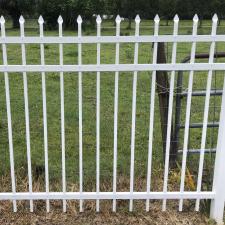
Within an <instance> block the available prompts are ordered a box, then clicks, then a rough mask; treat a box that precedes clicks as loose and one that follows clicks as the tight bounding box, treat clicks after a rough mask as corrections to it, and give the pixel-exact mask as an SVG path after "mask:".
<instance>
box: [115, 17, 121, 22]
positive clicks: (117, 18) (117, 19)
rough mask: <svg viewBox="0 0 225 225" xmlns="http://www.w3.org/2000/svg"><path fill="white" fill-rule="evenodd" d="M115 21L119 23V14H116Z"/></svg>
mask: <svg viewBox="0 0 225 225" xmlns="http://www.w3.org/2000/svg"><path fill="white" fill-rule="evenodd" d="M115 21H116V23H120V22H121V17H120V16H119V15H117V16H116V19H115Z"/></svg>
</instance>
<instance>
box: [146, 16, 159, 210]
mask: <svg viewBox="0 0 225 225" xmlns="http://www.w3.org/2000/svg"><path fill="white" fill-rule="evenodd" d="M159 22H160V19H159V16H158V15H156V16H155V18H154V23H155V26H154V36H158V34H159ZM157 50H158V42H155V43H154V47H153V60H152V63H153V64H156V63H157ZM155 83H156V71H155V70H154V71H152V85H151V100H150V118H149V139H148V167H147V193H148V194H149V193H150V189H151V173H152V144H153V127H154V125H153V124H154V108H155ZM146 211H147V212H148V211H149V199H147V200H146Z"/></svg>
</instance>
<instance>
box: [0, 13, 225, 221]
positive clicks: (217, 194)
mask: <svg viewBox="0 0 225 225" xmlns="http://www.w3.org/2000/svg"><path fill="white" fill-rule="evenodd" d="M198 20H199V19H198V16H197V15H195V16H194V18H193V30H192V34H191V35H179V34H178V25H179V18H178V16H177V15H176V16H175V17H174V29H173V34H172V35H159V22H160V19H159V17H158V15H156V17H155V19H154V34H153V35H140V34H139V33H140V23H141V19H140V17H139V16H138V15H137V16H136V18H135V34H134V35H131V36H121V35H120V31H121V28H120V24H121V21H122V19H121V18H120V17H119V16H117V17H116V20H115V22H116V35H115V36H102V35H101V25H102V19H101V17H100V16H97V18H96V25H97V35H96V36H83V35H82V18H81V16H78V18H77V24H78V35H77V37H73V36H66V37H65V36H63V18H62V17H61V16H59V18H58V29H59V30H58V37H53V36H48V37H46V36H44V19H43V18H42V17H41V16H40V17H39V19H38V23H39V32H40V34H39V36H37V37H35V36H34V37H31V36H30V37H26V36H25V34H24V24H25V20H24V18H23V17H22V16H21V17H20V19H19V22H20V37H15V36H13V37H7V36H6V32H5V19H4V18H3V17H1V18H0V24H1V37H0V44H1V45H2V56H3V63H2V65H0V72H2V73H4V80H5V94H6V109H7V123H8V142H9V156H10V172H11V189H12V191H11V192H1V190H0V200H12V201H13V210H14V212H16V211H17V202H16V201H17V200H29V202H30V211H31V212H33V210H34V203H33V200H46V211H47V212H49V211H50V200H57V199H58V200H62V202H63V212H66V211H67V200H73V199H76V200H79V206H80V212H82V211H84V206H83V201H84V200H96V211H97V212H98V211H100V200H103V199H104V200H105V199H110V200H112V203H113V205H112V210H113V211H114V212H115V211H116V203H117V200H119V199H120V200H121V199H127V200H129V211H133V201H134V199H143V200H146V211H149V210H150V200H151V199H158V200H162V201H163V203H162V210H163V211H164V210H166V203H167V200H168V199H177V200H179V211H182V210H183V200H184V199H188V200H189V199H194V200H196V206H195V210H196V211H199V205H200V200H201V199H211V200H212V206H211V217H212V218H214V219H216V221H217V222H221V221H222V219H223V210H224V200H225V196H224V192H223V189H224V185H225V181H224V172H223V171H224V169H225V166H224V163H223V162H224V160H225V154H224V151H223V150H224V147H225V143H224V138H223V136H224V127H225V125H224V115H225V113H224V107H225V103H224V101H225V96H224V91H225V90H224V89H223V97H222V104H221V108H222V110H221V115H220V123H219V134H218V141H217V151H216V161H215V171H214V184H213V189H212V190H211V191H203V190H202V177H203V167H204V154H205V149H206V139H207V122H208V115H209V107H210V95H211V84H212V77H213V72H214V71H225V63H222V62H220V63H216V62H214V55H215V51H216V43H217V42H225V35H218V34H216V30H217V23H218V18H217V15H214V16H213V18H212V30H211V35H198V34H197V27H198ZM159 42H168V43H172V57H171V63H167V64H166V63H165V64H157V50H158V43H159ZM181 42H184V43H191V57H190V63H187V64H184V63H179V62H177V45H178V43H181ZM199 42H210V53H209V54H210V56H209V60H208V62H204V63H200V62H195V55H196V44H197V43H199ZM33 43H35V44H38V45H40V59H41V63H40V65H29V64H27V62H26V61H27V60H26V59H27V58H26V56H27V53H26V47H25V46H26V44H33ZM49 43H51V44H53V43H54V44H58V46H59V65H46V64H45V45H46V44H49ZM104 43H113V44H115V64H101V45H102V44H104ZM121 43H134V59H133V63H131V64H121V63H120V44H121ZM142 43H152V44H153V54H152V63H148V64H140V63H139V48H140V45H141V44H142ZM7 44H20V45H21V58H22V64H21V65H11V64H8V60H7ZM64 44H76V45H77V46H78V63H77V64H74V65H65V64H64V54H63V52H64ZM83 44H96V47H97V49H96V59H97V63H96V64H83V63H82V53H83V52H82V46H83ZM124 71H125V72H132V75H133V76H132V86H133V87H132V111H131V113H132V114H131V139H130V141H131V142H130V168H129V169H130V178H129V191H128V192H126V191H123V192H121V191H120V192H118V191H117V187H118V186H117V182H118V174H117V173H118V171H117V167H118V108H119V77H120V73H122V72H124ZM143 71H150V72H151V91H150V107H149V108H150V110H149V131H148V151H147V152H148V153H147V155H146V158H147V171H146V172H147V176H146V186H145V187H146V191H142V192H141V191H135V189H134V188H135V186H134V176H135V137H136V117H137V115H136V114H137V113H136V108H137V107H136V105H137V84H138V78H139V73H141V72H143ZM157 71H167V72H170V73H171V75H170V88H169V104H168V118H167V135H166V152H165V162H164V176H163V190H162V191H160V192H156V191H151V189H152V187H151V185H152V184H151V183H152V182H151V179H152V163H153V139H154V126H153V125H154V122H155V100H156V98H155V89H156V72H157ZM177 71H188V90H187V103H186V113H185V126H184V142H183V154H182V168H181V175H180V186H179V191H170V190H168V180H169V178H168V176H169V172H170V167H169V161H170V151H171V149H170V148H171V135H172V134H171V132H172V119H173V108H174V103H173V98H174V91H175V90H174V89H175V88H174V85H175V75H176V72H177ZM196 71H207V73H208V75H207V87H206V98H205V102H204V115H203V128H202V135H201V151H200V159H199V165H198V176H197V188H196V191H185V177H186V168H187V153H188V141H189V136H190V135H189V125H190V117H191V104H192V90H193V79H194V75H196V74H195V73H196ZM13 72H19V73H22V75H23V85H24V87H23V90H24V103H25V105H24V107H25V125H26V126H25V128H26V153H27V168H28V171H27V173H28V189H29V191H28V192H18V191H17V190H16V175H15V166H14V163H15V161H14V148H13V135H12V132H13V131H12V118H11V104H10V103H11V101H10V89H9V87H10V86H9V77H8V73H13ZM29 72H39V73H41V86H42V104H43V134H44V138H43V139H44V164H45V165H44V175H45V192H35V191H33V185H32V184H33V180H32V157H31V137H30V114H29V98H28V97H29V96H28V82H27V73H29ZM47 72H55V73H58V74H59V77H60V129H61V132H60V136H61V172H62V177H61V178H62V180H61V182H62V190H61V191H59V192H51V191H50V188H49V186H50V184H49V182H50V181H49V156H48V154H49V148H48V126H51V124H48V123H47V97H46V73H47ZM66 72H77V73H78V121H79V123H78V125H79V126H78V130H79V132H78V133H79V151H78V152H79V173H78V174H79V191H78V192H68V191H67V174H66V163H67V159H66V143H65V138H66V136H65V133H66V131H65V102H64V101H65V96H64V86H65V85H64V78H65V76H64V73H66ZM84 72H95V73H96V121H95V122H96V155H95V158H96V162H95V163H96V172H93V174H94V175H95V176H96V190H95V191H93V192H85V191H84V190H83V189H84V188H83V183H84V182H83V178H84V171H83V135H84V134H83V80H82V79H83V73H84ZM103 72H113V73H114V81H115V84H114V110H113V111H114V118H113V149H112V152H113V174H112V179H113V181H112V191H108V192H104V191H101V188H100V185H101V181H100V174H101V171H100V169H101V166H100V165H101V154H100V153H101V143H100V141H101V140H100V135H101V132H100V126H101V124H100V121H101V117H100V116H101V99H100V93H101V78H102V76H106V74H105V73H103ZM90 76H92V75H90ZM196 76H197V75H196ZM224 88H225V87H224ZM220 180H221V182H220Z"/></svg>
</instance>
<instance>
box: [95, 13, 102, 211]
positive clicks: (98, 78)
mask: <svg viewBox="0 0 225 225" xmlns="http://www.w3.org/2000/svg"><path fill="white" fill-rule="evenodd" d="M101 22H102V19H101V17H100V16H99V15H98V16H97V18H96V23H97V37H100V36H101ZM97 65H100V43H97ZM99 186H100V72H97V83H96V192H97V194H99V191H100V188H99ZM96 211H97V212H99V199H97V200H96Z"/></svg>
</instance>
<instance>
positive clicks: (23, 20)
mask: <svg viewBox="0 0 225 225" xmlns="http://www.w3.org/2000/svg"><path fill="white" fill-rule="evenodd" d="M19 22H20V24H24V22H25V19H24V18H23V16H22V15H21V16H20V18H19Z"/></svg>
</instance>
